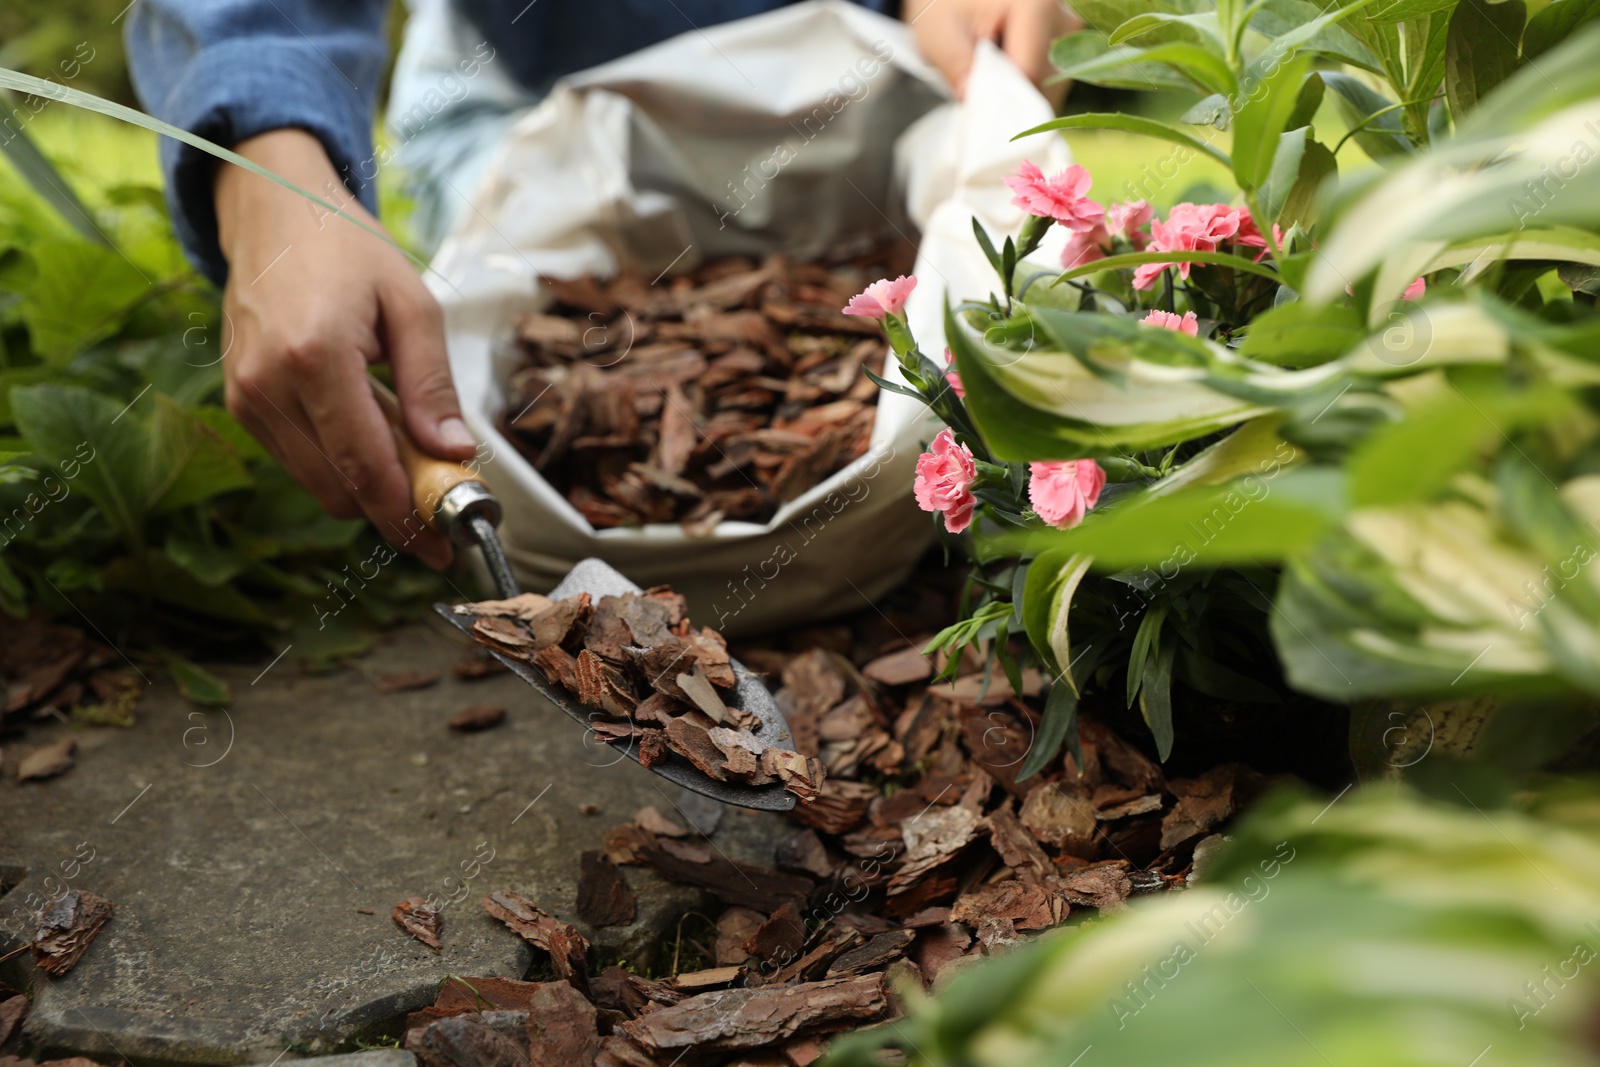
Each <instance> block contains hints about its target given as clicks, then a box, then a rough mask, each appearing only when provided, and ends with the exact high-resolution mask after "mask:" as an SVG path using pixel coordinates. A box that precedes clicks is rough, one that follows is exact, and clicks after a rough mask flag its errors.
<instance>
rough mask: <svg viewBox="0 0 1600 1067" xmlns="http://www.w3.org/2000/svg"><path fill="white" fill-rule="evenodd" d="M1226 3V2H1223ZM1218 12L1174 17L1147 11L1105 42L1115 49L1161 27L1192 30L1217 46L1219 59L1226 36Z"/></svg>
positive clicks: (1119, 27)
mask: <svg viewBox="0 0 1600 1067" xmlns="http://www.w3.org/2000/svg"><path fill="white" fill-rule="evenodd" d="M1224 2H1226V0H1224ZM1219 13H1220V5H1219V10H1218V11H1215V12H1213V11H1202V12H1197V13H1195V14H1186V15H1174V14H1168V13H1167V12H1164V11H1147V12H1145V13H1144V14H1142V15H1135V16H1134V17H1133V18H1131V19H1129V20H1128V21H1126V22H1124V23H1123V24H1122V25H1120V26H1118V27H1117V28H1116V29H1115V30H1112V31H1111V35H1110V36H1109V37H1107V38H1106V40H1107V42H1108V43H1109V44H1110V45H1111V46H1112V47H1113V48H1115V47H1116V46H1117V45H1120V44H1123V43H1124V42H1126V41H1130V40H1132V39H1133V38H1135V37H1142V36H1144V35H1145V34H1147V33H1149V32H1150V31H1151V30H1154V29H1156V28H1158V27H1161V26H1172V27H1175V28H1177V29H1179V30H1192V31H1194V32H1195V33H1197V34H1199V35H1201V36H1203V37H1204V38H1207V39H1209V40H1210V41H1211V42H1212V43H1214V44H1216V45H1217V49H1216V52H1215V53H1214V54H1216V56H1217V57H1218V58H1219V59H1221V58H1222V57H1223V54H1224V49H1225V48H1226V41H1227V36H1228V35H1226V34H1225V33H1224V32H1223V29H1222V26H1221V24H1220V23H1219V21H1218V15H1219Z"/></svg>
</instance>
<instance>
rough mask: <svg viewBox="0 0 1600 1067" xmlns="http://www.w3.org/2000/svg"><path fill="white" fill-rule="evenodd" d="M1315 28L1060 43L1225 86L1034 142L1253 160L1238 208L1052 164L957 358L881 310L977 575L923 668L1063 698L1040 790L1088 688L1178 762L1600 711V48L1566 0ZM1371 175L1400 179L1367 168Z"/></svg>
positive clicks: (1205, 85) (941, 506) (1246, 15)
mask: <svg viewBox="0 0 1600 1067" xmlns="http://www.w3.org/2000/svg"><path fill="white" fill-rule="evenodd" d="M1203 6H1204V5H1203ZM1302 6H1303V7H1305V8H1306V11H1305V12H1304V13H1303V15H1296V17H1295V18H1289V17H1288V16H1287V15H1286V14H1285V12H1286V11H1287V8H1285V9H1284V10H1279V9H1278V8H1275V7H1273V6H1272V5H1268V6H1266V7H1262V6H1260V5H1252V6H1249V7H1243V6H1236V5H1230V4H1220V3H1219V4H1217V5H1216V6H1215V9H1214V10H1212V9H1210V8H1209V7H1208V8H1207V10H1204V11H1202V12H1194V11H1190V10H1188V8H1186V7H1185V8H1183V9H1181V10H1180V9H1179V8H1177V7H1169V6H1168V5H1165V4H1161V3H1157V4H1155V5H1153V6H1152V5H1148V4H1132V3H1121V2H1120V0H1106V2H1105V3H1103V4H1098V5H1096V10H1099V9H1100V8H1104V9H1105V12H1110V13H1114V14H1116V18H1115V19H1114V20H1112V21H1113V22H1114V23H1115V25H1113V26H1111V27H1110V29H1109V32H1107V33H1103V34H1101V33H1095V32H1086V33H1083V34H1078V35H1076V36H1074V37H1071V38H1067V39H1065V40H1063V41H1061V42H1058V43H1057V47H1056V52H1055V59H1056V62H1057V65H1058V66H1059V67H1060V69H1061V70H1062V72H1063V74H1065V75H1068V76H1071V77H1074V78H1077V79H1079V80H1084V81H1097V82H1100V83H1101V84H1107V85H1113V86H1122V87H1130V86H1131V87H1148V85H1144V86H1141V84H1140V83H1141V82H1144V83H1150V84H1156V85H1159V86H1161V87H1171V86H1173V85H1187V86H1191V87H1192V86H1199V87H1201V88H1202V90H1203V91H1204V92H1205V93H1208V94H1209V95H1206V96H1205V97H1204V98H1203V99H1201V100H1200V101H1199V102H1198V103H1197V104H1196V105H1195V107H1194V108H1192V109H1191V110H1190V111H1189V113H1188V114H1186V115H1185V116H1184V120H1183V124H1181V125H1175V124H1168V123H1163V122H1157V121H1155V120H1152V119H1147V118H1141V117H1135V116H1128V115H1121V114H1080V115H1070V116H1067V117H1064V118H1060V119H1057V120H1054V121H1053V122H1050V123H1047V124H1045V125H1043V126H1040V127H1037V128H1035V129H1033V130H1028V131H1024V133H1023V134H1019V135H1018V136H1019V137H1022V136H1031V135H1038V134H1042V133H1046V132H1048V131H1052V130H1071V129H1078V128H1089V127H1105V128H1112V129H1120V130H1125V131H1130V132H1134V133H1138V134H1142V135H1147V136H1149V137H1151V138H1155V139H1158V140H1161V141H1165V142H1167V143H1168V144H1169V145H1175V146H1177V147H1176V150H1175V151H1173V152H1172V153H1171V155H1170V157H1169V158H1172V159H1175V160H1177V168H1178V169H1179V170H1181V165H1182V163H1184V162H1185V161H1187V160H1188V159H1192V158H1195V157H1196V156H1198V155H1201V154H1204V155H1207V156H1210V157H1211V158H1212V159H1214V160H1216V161H1217V162H1220V163H1222V164H1224V165H1225V166H1226V167H1227V168H1228V170H1229V172H1230V173H1231V174H1232V176H1233V178H1234V179H1235V183H1236V189H1235V191H1234V192H1233V193H1232V195H1231V196H1228V195H1218V194H1217V193H1216V192H1215V191H1212V192H1210V193H1209V194H1207V193H1204V192H1197V191H1184V190H1179V189H1176V188H1172V189H1168V188H1166V187H1165V186H1163V187H1161V188H1156V189H1150V190H1146V189H1132V190H1127V191H1129V192H1131V193H1133V194H1135V195H1130V196H1128V197H1126V198H1125V199H1118V198H1116V197H1113V196H1106V195H1105V194H1104V192H1102V191H1100V190H1096V189H1095V187H1094V176H1093V175H1092V174H1090V173H1089V172H1088V171H1087V170H1086V169H1085V168H1083V167H1081V166H1073V167H1069V168H1067V169H1066V170H1065V171H1063V172H1061V173H1059V174H1054V175H1049V174H1045V173H1044V172H1043V171H1042V170H1041V169H1040V168H1039V167H1037V166H1035V165H1033V164H1031V163H1029V164H1024V165H1023V166H1022V167H1020V168H1019V169H1018V170H1017V172H1016V173H1015V174H1013V175H1012V176H1011V177H1010V178H1008V179H1007V181H1006V186H1007V187H1008V188H1009V190H1010V191H1011V193H1012V197H1013V200H1012V202H1013V204H1015V205H1016V206H1017V207H1018V208H1019V209H1021V211H1022V212H1023V213H1024V221H1023V223H1022V225H1021V226H1020V228H1019V229H1018V230H1017V231H1016V232H1015V233H1014V234H1011V235H1006V236H1004V238H1003V239H1001V238H1000V237H999V236H997V235H992V234H990V233H989V232H987V231H986V230H984V228H983V227H982V226H981V225H978V224H977V223H976V222H975V224H974V236H975V238H976V240H977V241H978V243H979V245H980V247H981V248H982V250H983V252H984V254H985V255H986V257H987V258H988V260H989V262H990V263H991V265H992V266H993V267H994V270H995V272H996V285H995V291H994V292H993V293H991V294H989V295H988V296H987V297H983V298H977V299H973V298H975V297H977V296H978V294H970V293H967V294H951V295H953V296H956V297H967V298H969V299H967V301H966V302H964V303H960V304H957V305H956V306H955V307H953V308H952V309H951V310H950V312H949V313H948V315H947V317H946V324H945V334H946V341H947V343H948V344H949V350H948V352H947V353H946V358H945V359H944V360H943V361H941V362H935V361H934V360H933V359H930V358H928V357H927V356H926V355H925V354H923V353H922V352H921V351H920V350H919V349H918V347H917V344H916V339H915V338H913V337H912V336H911V334H910V331H909V329H908V328H907V325H906V320H905V319H904V318H903V317H902V316H901V314H900V308H899V307H894V308H890V307H888V306H887V305H886V304H884V303H883V301H882V300H880V299H877V298H872V299H869V296H870V293H869V294H863V296H862V297H861V298H858V300H859V301H861V302H862V307H863V308H866V309H869V313H872V314H874V317H878V318H880V320H881V321H882V322H883V324H884V327H885V330H886V332H887V334H888V336H889V339H890V341H891V344H892V347H893V350H894V352H895V355H896V356H897V358H898V360H899V364H900V369H901V372H902V376H903V378H904V380H905V382H906V385H904V386H900V385H897V384H893V383H889V382H881V383H880V384H882V385H883V386H884V387H885V388H889V389H895V390H898V391H901V392H906V393H909V394H911V395H914V396H916V397H917V398H918V399H920V400H922V401H923V402H924V403H926V404H927V405H928V407H929V408H931V409H932V411H933V412H934V413H936V414H937V415H938V416H939V418H940V419H941V420H942V421H943V422H944V423H945V425H946V426H947V427H948V428H947V429H946V430H945V431H943V432H941V433H940V434H939V435H938V437H937V438H936V439H935V441H934V442H933V443H932V445H931V446H930V448H929V451H928V453H927V455H925V456H924V457H923V460H922V462H921V463H920V464H919V467H918V475H917V484H916V486H915V493H916V497H917V500H918V503H919V504H920V505H921V506H922V507H923V508H924V509H926V510H929V511H931V512H935V513H936V514H937V516H938V518H936V519H935V521H936V522H939V523H940V524H941V526H942V528H943V530H944V531H945V532H946V533H947V534H949V535H953V536H956V537H958V538H959V540H960V543H961V544H962V545H964V546H965V548H966V549H967V551H968V553H969V554H970V556H971V558H972V560H973V562H974V568H973V573H972V579H971V587H970V589H969V597H968V600H967V602H966V607H967V611H966V618H965V619H964V620H963V621H962V622H960V623H958V624H956V625H955V626H952V627H950V628H949V629H947V630H946V631H945V632H944V633H942V634H940V635H939V636H938V637H937V638H936V639H935V641H934V642H933V643H932V644H931V645H930V646H929V649H928V651H929V652H934V651H938V650H953V649H956V648H960V647H964V646H967V645H978V646H980V647H982V648H983V649H985V650H986V652H987V654H988V655H989V656H990V657H991V662H992V663H995V664H998V665H999V666H1000V667H1001V668H1002V669H1003V670H1004V671H1005V673H1006V675H1007V676H1008V678H1009V680H1010V682H1011V684H1012V687H1013V690H1014V691H1016V692H1022V691H1024V689H1025V688H1027V687H1026V686H1025V684H1024V679H1023V677H1022V675H1023V673H1024V671H1025V669H1026V668H1027V667H1028V666H1030V665H1034V666H1037V667H1038V668H1039V669H1040V672H1041V675H1042V676H1043V679H1044V681H1045V684H1046V685H1047V686H1048V698H1047V702H1046V705H1045V708H1044V712H1043V715H1042V718H1041V720H1040V722H1039V724H1038V728H1037V739H1036V742H1035V744H1034V745H1033V747H1032V749H1031V751H1030V753H1029V756H1028V759H1027V761H1026V763H1025V765H1024V767H1023V769H1022V770H1023V772H1024V774H1031V773H1034V772H1036V771H1038V770H1039V769H1041V768H1042V767H1044V766H1046V765H1047V764H1048V763H1049V762H1050V761H1051V760H1052V759H1054V758H1055V757H1056V756H1057V755H1058V753H1059V751H1060V748H1061V746H1062V744H1064V743H1066V744H1071V743H1073V742H1074V740H1075V729H1074V721H1075V715H1076V709H1077V706H1078V703H1079V701H1080V700H1082V699H1085V698H1088V697H1091V696H1093V697H1094V698H1095V699H1100V700H1115V701H1117V702H1119V703H1120V702H1122V701H1124V700H1125V701H1126V704H1127V705H1128V707H1130V708H1131V707H1132V706H1134V705H1135V704H1137V705H1138V707H1139V709H1140V712H1141V714H1142V716H1143V719H1144V721H1145V723H1146V724H1147V726H1148V729H1149V731H1150V734H1151V736H1152V739H1153V741H1154V743H1155V746H1156V748H1157V750H1158V752H1159V754H1160V755H1161V756H1162V757H1163V758H1166V756H1167V755H1168V754H1169V753H1170V752H1171V750H1172V746H1173V743H1174V739H1175V731H1174V727H1173V712H1174V704H1175V700H1176V703H1177V704H1178V705H1179V706H1180V707H1181V706H1182V705H1183V704H1184V702H1185V701H1192V700H1196V699H1197V698H1204V699H1205V700H1207V701H1210V702H1211V703H1212V704H1216V703H1219V702H1220V703H1228V704H1237V703H1239V702H1278V701H1282V700H1283V699H1285V695H1286V693H1287V692H1288V691H1289V690H1298V691H1300V692H1303V693H1308V694H1311V695H1313V696H1316V697H1320V698H1323V699H1330V700H1335V701H1340V702H1347V703H1348V702H1352V701H1356V700H1359V699H1360V698H1363V697H1371V696H1388V695H1394V694H1416V695H1429V694H1435V693H1442V692H1452V693H1453V694H1459V693H1460V692H1462V691H1463V689H1465V688H1467V687H1473V688H1490V689H1495V688H1500V689H1503V688H1504V687H1505V686H1506V685H1507V684H1514V683H1526V684H1530V685H1537V686H1539V687H1541V691H1544V692H1550V691H1565V692H1576V693H1584V694H1590V695H1600V672H1596V671H1595V670H1594V669H1593V662H1594V657H1592V656H1589V655H1587V654H1579V653H1578V652H1577V649H1578V648H1579V647H1584V648H1588V647H1591V644H1592V647H1600V581H1597V580H1596V579H1594V578H1593V577H1591V576H1590V575H1588V574H1587V573H1586V572H1583V565H1584V564H1585V563H1586V562H1587V560H1588V559H1591V558H1593V557H1594V556H1595V555H1597V554H1600V552H1597V550H1596V546H1595V545H1594V530H1595V529H1600V527H1597V526H1595V523H1597V522H1600V490H1591V488H1590V485H1591V484H1592V482H1593V476H1592V475H1590V474H1588V473H1587V472H1588V470H1590V469H1591V468H1590V467H1588V466H1585V464H1586V463H1587V460H1586V459H1585V458H1584V457H1586V456H1590V455H1591V454H1600V429H1597V428H1600V419H1596V418H1595V415H1596V412H1594V411H1592V410H1590V409H1591V408H1592V407H1593V406H1594V405H1593V403H1592V402H1591V396H1592V393H1593V391H1592V389H1591V388H1590V387H1591V386H1592V385H1594V384H1597V383H1600V372H1595V371H1594V370H1593V363H1594V351H1595V347H1594V345H1593V344H1592V343H1591V339H1592V338H1593V337H1597V336H1600V325H1597V322H1600V320H1597V319H1596V318H1595V314H1594V312H1593V303H1594V294H1595V293H1596V292H1597V291H1600V280H1597V279H1600V237H1597V236H1596V234H1595V233H1594V231H1595V230H1596V228H1597V225H1596V224H1597V222H1600V217H1597V215H1596V212H1595V211H1594V206H1593V201H1592V198H1586V197H1583V196H1581V195H1579V194H1578V193H1577V191H1576V190H1577V188H1578V185H1577V184H1574V183H1573V178H1574V173H1573V168H1574V167H1581V166H1582V165H1583V164H1584V162H1586V161H1587V160H1589V159H1593V158H1595V156H1596V155H1597V153H1596V152H1595V151H1594V150H1593V149H1590V150H1589V151H1588V152H1587V154H1585V153H1584V152H1583V151H1581V149H1582V148H1583V146H1584V145H1585V144H1586V143H1587V142H1586V141H1585V140H1584V138H1585V137H1592V133H1585V130H1586V127H1585V125H1584V123H1585V122H1587V123H1590V124H1592V125H1593V126H1594V128H1600V121H1597V120H1600V103H1597V101H1600V72H1597V71H1596V70H1595V69H1594V67H1593V64H1592V63H1586V61H1585V60H1584V59H1583V55H1584V49H1585V48H1589V49H1593V48H1594V47H1595V46H1596V45H1597V44H1600V28H1597V27H1589V28H1588V29H1587V30H1581V31H1580V32H1578V33H1576V34H1575V35H1574V36H1575V38H1576V39H1575V40H1573V41H1571V42H1569V43H1567V44H1565V45H1564V46H1561V47H1557V45H1558V43H1559V42H1560V39H1561V38H1562V37H1563V36H1564V35H1566V34H1567V32H1568V31H1569V30H1570V29H1571V27H1572V25H1576V23H1571V21H1570V20H1568V22H1560V21H1559V20H1560V19H1561V18H1565V17H1566V15H1570V14H1571V13H1572V12H1573V11H1576V10H1577V9H1576V8H1574V7H1572V6H1571V4H1570V3H1566V2H1565V0H1558V2H1557V3H1553V4H1551V5H1550V7H1549V12H1553V13H1554V14H1551V13H1547V12H1541V13H1540V14H1539V15H1537V16H1536V17H1534V18H1532V19H1527V20H1526V22H1525V24H1524V22H1523V20H1524V12H1523V9H1522V8H1521V7H1520V6H1517V5H1484V4H1476V3H1472V4H1469V3H1462V4H1461V5H1460V6H1459V7H1457V6H1456V5H1453V4H1443V5H1440V6H1439V7H1438V10H1434V9H1432V8H1430V9H1429V10H1427V11H1423V10H1421V9H1420V8H1418V7H1417V5H1411V6H1410V7H1408V6H1407V5H1405V4H1395V3H1388V4H1377V5H1376V6H1377V8H1381V9H1382V11H1383V12H1389V9H1391V8H1392V9H1394V10H1393V12H1392V13H1380V14H1377V15H1373V16H1371V17H1370V18H1366V17H1363V18H1360V19H1352V18H1350V16H1351V15H1353V14H1356V13H1357V12H1360V11H1362V10H1365V9H1367V8H1372V7H1374V0H1354V2H1352V3H1349V4H1346V5H1345V6H1344V7H1342V8H1338V9H1329V10H1328V11H1325V12H1321V13H1313V12H1312V11H1311V10H1310V6H1309V5H1302ZM1413 8H1415V9H1416V10H1413ZM1563 10H1565V12H1566V15H1564V14H1562V11H1563ZM1105 12H1103V13H1105ZM1513 17H1514V20H1515V21H1516V25H1514V26H1513V25H1511V23H1510V21H1508V20H1513ZM1502 22H1504V23H1505V24H1504V25H1502V24H1501V23H1502ZM1561 27H1566V29H1562V28H1561ZM1407 41H1415V42H1419V43H1418V44H1417V46H1416V47H1417V48H1420V49H1421V50H1422V51H1421V52H1419V53H1418V54H1417V55H1414V56H1411V57H1410V58H1405V55H1406V47H1407V46H1406V45H1405V44H1404V42H1407ZM1174 42H1179V43H1174ZM1507 42H1509V45H1508V44H1507ZM1447 53H1449V54H1450V55H1453V56H1455V57H1456V58H1455V59H1453V60H1452V61H1451V62H1449V63H1446V62H1445V58H1446V54H1447ZM1535 58H1537V63H1536V64H1535V63H1534V62H1533V60H1534V59H1535ZM1152 80H1153V81H1152ZM1502 83H1504V84H1502ZM1218 130H1228V131H1229V132H1230V133H1231V144H1230V146H1229V150H1228V151H1226V152H1224V151H1223V150H1222V149H1221V148H1219V147H1218V146H1217V145H1216V144H1214V143H1213V142H1214V140H1215V131H1218ZM1330 131H1332V133H1333V136H1329V132H1330ZM1357 151H1360V152H1364V153H1365V154H1366V155H1367V156H1368V157H1369V160H1370V161H1375V162H1376V163H1377V164H1378V166H1373V165H1372V162H1370V161H1369V162H1366V163H1364V164H1363V165H1362V166H1361V167H1360V168H1357V170H1356V173H1355V174H1354V175H1350V174H1343V175H1342V174H1341V170H1348V169H1350V168H1348V167H1346V166H1345V164H1347V163H1350V162H1352V161H1353V159H1354V155H1355V153H1356V152H1357ZM1168 169H1171V168H1168ZM1163 173H1166V170H1163ZM1568 185H1571V189H1568V188H1567V186H1568ZM1162 193H1170V194H1172V195H1170V196H1169V197H1168V198H1167V199H1168V201H1169V202H1167V203H1165V204H1164V205H1163V204H1162V203H1160V202H1159V201H1160V199H1161V196H1160V194H1162ZM904 281H908V282H909V281H910V280H909V279H906V280H904ZM879 284H880V285H887V284H888V283H879ZM852 306H855V305H854V304H853V305H852ZM872 308H876V309H879V310H881V311H882V314H877V313H876V312H875V311H871V310H870V309H872ZM1584 390H1588V392H1585V391H1584ZM1591 450H1596V451H1594V452H1591ZM1530 515H1537V519H1530V518H1529V516H1530ZM1069 620H1070V627H1069V625H1068V624H1069ZM1023 634H1025V635H1026V642H1017V641H1013V640H1011V639H1012V638H1015V637H1019V636H1021V635H1023ZM1463 679H1466V681H1465V683H1464V684H1462V680H1463ZM1175 694H1176V697H1175Z"/></svg>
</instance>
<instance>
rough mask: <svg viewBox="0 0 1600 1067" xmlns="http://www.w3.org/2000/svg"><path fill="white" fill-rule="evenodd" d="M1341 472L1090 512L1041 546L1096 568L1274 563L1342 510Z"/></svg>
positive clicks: (1287, 476)
mask: <svg viewBox="0 0 1600 1067" xmlns="http://www.w3.org/2000/svg"><path fill="white" fill-rule="evenodd" d="M1344 500H1345V490H1344V485H1343V478H1342V475H1341V474H1340V473H1339V472H1338V471H1335V470H1327V469H1321V468H1307V469H1303V470H1296V471H1289V472H1285V473H1282V474H1279V475H1278V476H1277V477H1276V478H1274V479H1273V480H1271V481H1270V482H1267V481H1261V482H1260V483H1259V484H1252V483H1250V482H1249V481H1248V480H1247V481H1245V482H1241V483H1237V484H1225V485H1220V486H1208V487H1205V488H1200V489H1191V490H1185V491H1183V492H1179V493H1173V494H1170V495H1167V496H1162V497H1155V498H1148V497H1147V498H1146V499H1143V500H1136V501H1131V502H1127V503H1121V504H1119V505H1118V506H1117V507H1115V508H1110V509H1107V510H1105V511H1100V510H1095V511H1091V512H1090V513H1089V515H1088V517H1087V518H1085V519H1084V521H1083V524H1082V525H1080V526H1078V527H1077V528H1076V529H1072V530H1050V531H1041V532H1037V533H1033V534H1031V535H1029V537H1028V538H1027V542H1028V544H1029V545H1031V546H1033V547H1035V548H1036V549H1038V550H1040V551H1043V550H1044V549H1046V548H1069V549H1072V550H1073V551H1075V552H1081V553H1083V554H1085V555H1091V556H1093V557H1094V560H1095V565H1096V567H1100V568H1106V569H1115V570H1122V569H1127V568H1132V567H1142V566H1147V565H1148V566H1152V567H1157V568H1172V567H1177V568H1182V567H1186V566H1189V565H1191V564H1194V563H1199V564H1202V565H1220V566H1228V565H1237V564H1243V563H1272V562H1276V561H1280V560H1283V559H1285V558H1288V557H1290V556H1293V555H1295V554H1296V553H1299V552H1301V551H1303V550H1304V549H1305V548H1307V547H1308V546H1309V545H1311V544H1312V543H1314V542H1315V541H1316V539H1317V538H1318V537H1319V536H1321V534H1322V533H1323V532H1324V531H1325V530H1326V529H1327V528H1328V526H1329V525H1330V524H1331V523H1332V522H1333V521H1334V520H1336V519H1337V518H1338V517H1339V516H1340V515H1341V514H1342V513H1343V510H1344Z"/></svg>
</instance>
